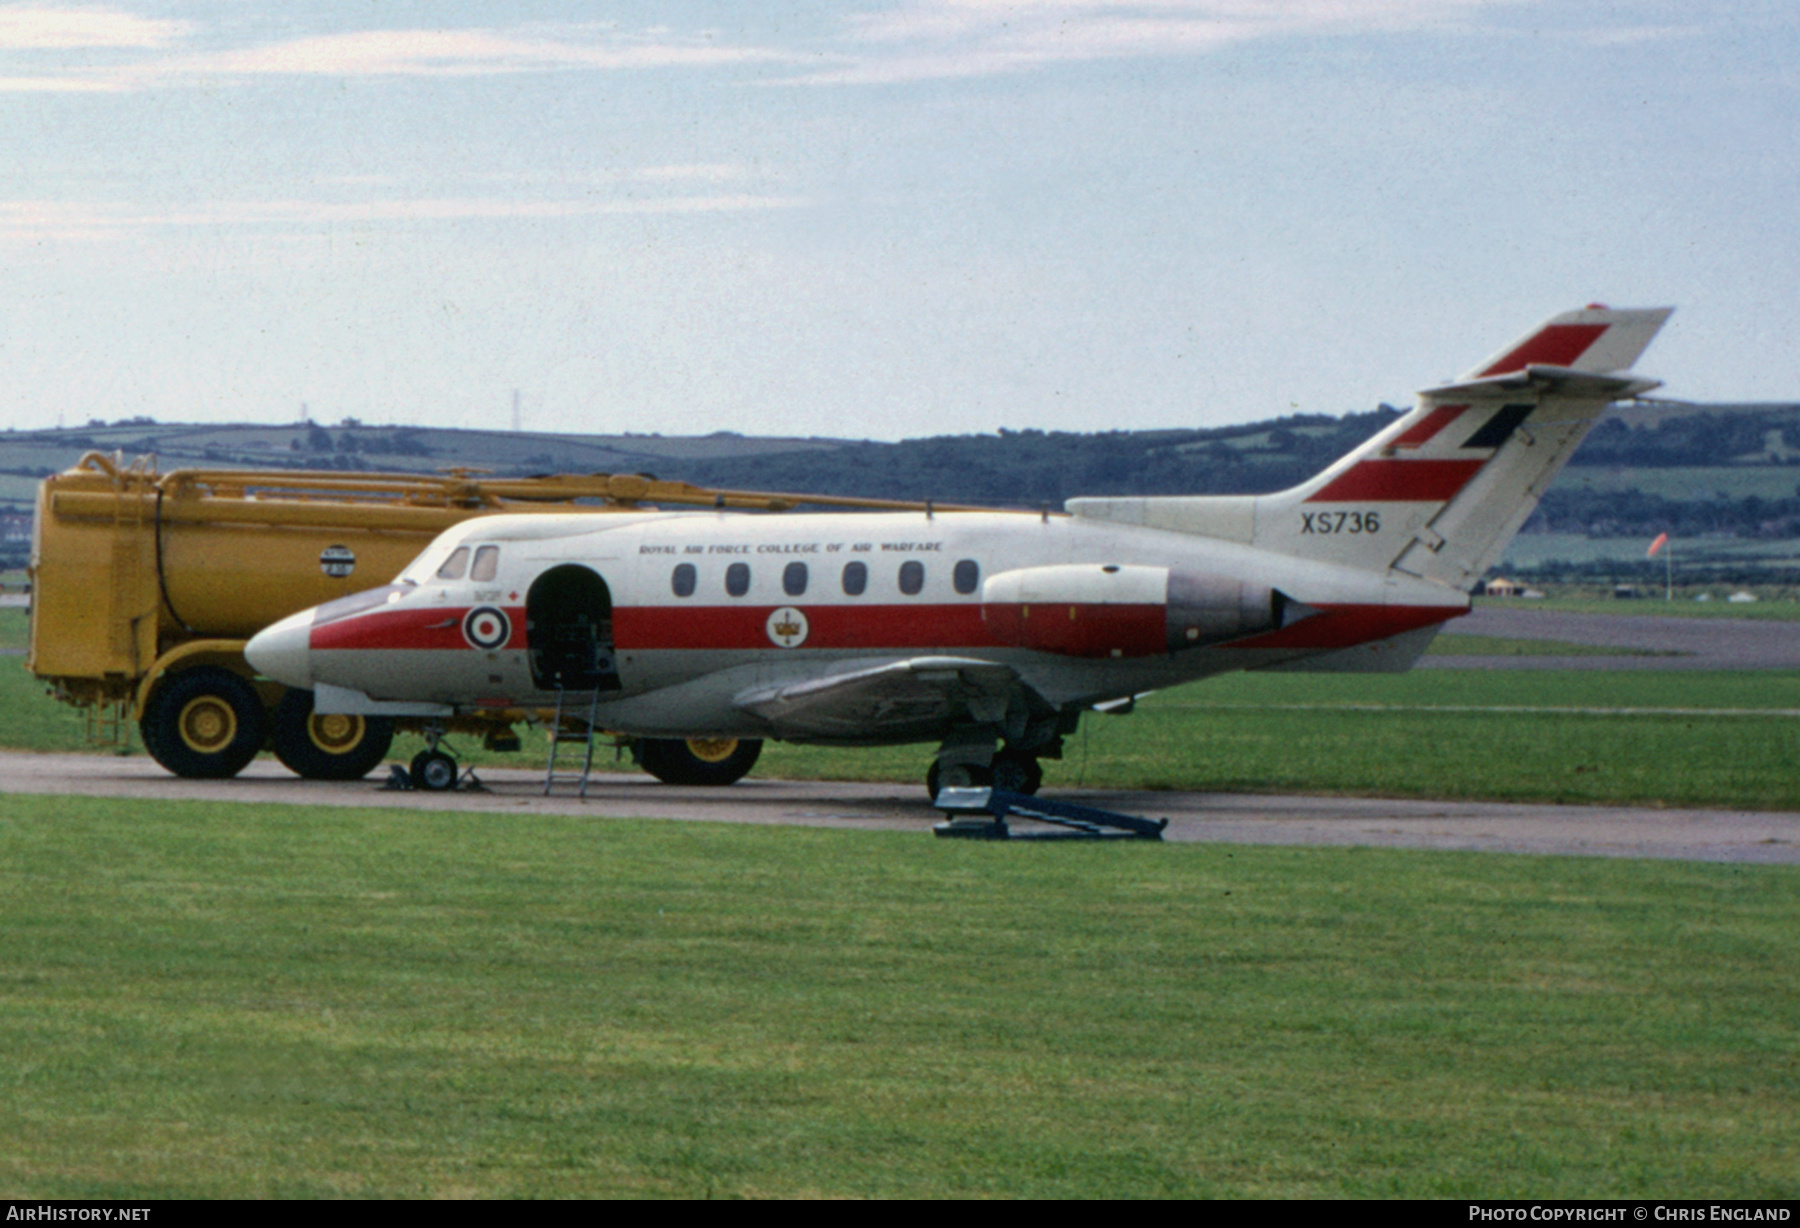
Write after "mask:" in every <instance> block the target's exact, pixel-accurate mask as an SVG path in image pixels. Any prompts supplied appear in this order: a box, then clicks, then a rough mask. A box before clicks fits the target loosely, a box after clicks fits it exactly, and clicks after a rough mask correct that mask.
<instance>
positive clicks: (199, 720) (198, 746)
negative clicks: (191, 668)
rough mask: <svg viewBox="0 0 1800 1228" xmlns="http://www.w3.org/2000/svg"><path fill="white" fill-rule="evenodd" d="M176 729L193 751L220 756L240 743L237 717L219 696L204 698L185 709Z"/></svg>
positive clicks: (198, 699) (206, 696)
mask: <svg viewBox="0 0 1800 1228" xmlns="http://www.w3.org/2000/svg"><path fill="white" fill-rule="evenodd" d="M176 728H177V729H178V730H179V731H180V733H181V741H182V743H183V745H185V746H186V747H187V748H188V749H189V750H191V751H195V752H197V753H199V754H202V755H216V754H218V753H219V752H220V751H222V750H224V749H225V748H226V747H228V746H230V745H231V744H232V742H233V741H235V740H236V739H237V732H238V719H237V713H236V712H235V711H233V710H232V707H231V705H230V704H228V703H226V702H225V701H224V700H223V699H220V698H219V697H218V696H217V695H201V696H199V697H198V698H195V699H190V700H188V702H187V705H186V706H185V707H183V708H182V709H181V716H180V717H179V719H178V720H177V722H176Z"/></svg>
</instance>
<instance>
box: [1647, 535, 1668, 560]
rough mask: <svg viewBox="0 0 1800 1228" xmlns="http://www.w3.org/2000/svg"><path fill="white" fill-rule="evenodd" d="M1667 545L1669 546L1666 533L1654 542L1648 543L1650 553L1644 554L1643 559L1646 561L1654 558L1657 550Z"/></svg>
mask: <svg viewBox="0 0 1800 1228" xmlns="http://www.w3.org/2000/svg"><path fill="white" fill-rule="evenodd" d="M1668 544H1669V535H1668V534H1667V533H1664V534H1662V535H1661V536H1659V537H1658V538H1657V539H1656V540H1655V541H1653V542H1651V543H1650V553H1649V554H1646V555H1645V556H1644V557H1645V558H1647V559H1653V558H1655V557H1656V552H1657V551H1658V550H1661V549H1662V548H1663V547H1664V546H1666V545H1668Z"/></svg>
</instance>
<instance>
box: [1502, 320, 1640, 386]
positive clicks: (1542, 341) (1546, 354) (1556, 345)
mask: <svg viewBox="0 0 1800 1228" xmlns="http://www.w3.org/2000/svg"><path fill="white" fill-rule="evenodd" d="M1610 327H1611V325H1607V324H1551V325H1549V326H1548V327H1546V328H1540V329H1539V330H1538V331H1537V332H1536V333H1534V334H1533V335H1532V336H1531V337H1530V338H1528V339H1527V340H1526V341H1525V343H1524V344H1523V345H1521V346H1519V347H1518V348H1516V349H1514V350H1513V351H1512V352H1511V353H1509V354H1507V355H1506V356H1505V357H1504V358H1501V359H1498V360H1497V361H1495V362H1492V363H1490V364H1488V366H1487V368H1486V369H1485V370H1483V371H1482V372H1481V374H1483V375H1503V374H1505V373H1506V372H1508V371H1518V370H1520V369H1522V368H1524V367H1527V366H1529V365H1531V364H1532V363H1534V362H1536V363H1542V364H1544V365H1545V366H1547V367H1567V366H1570V365H1572V364H1573V363H1574V361H1575V360H1576V359H1577V358H1580V357H1581V356H1582V355H1583V354H1585V353H1587V350H1588V347H1589V346H1590V345H1592V344H1594V342H1595V341H1598V340H1599V339H1600V334H1601V333H1603V332H1605V331H1606V330H1607V329H1608V328H1610Z"/></svg>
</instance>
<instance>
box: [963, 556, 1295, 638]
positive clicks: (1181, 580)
mask: <svg viewBox="0 0 1800 1228" xmlns="http://www.w3.org/2000/svg"><path fill="white" fill-rule="evenodd" d="M1286 604H1287V598H1285V597H1284V596H1283V595H1282V594H1281V593H1279V592H1277V591H1276V590H1274V589H1272V588H1269V587H1268V586H1266V585H1258V584H1254V583H1247V582H1245V581H1242V580H1238V579H1234V578H1232V577H1230V576H1211V575H1202V574H1200V573H1197V572H1191V571H1181V570H1177V569H1174V568H1169V567H1133V566H1124V565H1119V564H1112V563H1108V564H1105V565H1101V564H1097V563H1074V564H1067V565H1064V566H1060V567H1026V568H1021V569H1019V570H1017V571H1003V572H1000V573H998V574H997V575H993V576H990V577H989V578H988V580H987V583H986V584H984V585H983V586H982V591H981V617H982V620H983V621H984V622H986V624H987V628H988V631H989V633H990V634H992V635H993V636H994V638H995V639H997V640H999V641H1000V642H1001V643H1003V644H1011V645H1017V646H1018V647H1021V648H1033V649H1036V650H1038V651H1039V652H1055V653H1061V654H1063V655H1065V656H1071V657H1147V656H1153V655H1155V654H1157V653H1166V652H1179V651H1180V650H1182V649H1185V648H1198V647H1202V646H1203V645H1206V644H1218V643H1222V642H1224V641H1226V640H1235V639H1239V638H1241V637H1243V636H1246V635H1255V634H1257V633H1258V632H1261V631H1272V630H1274V629H1275V628H1276V627H1278V626H1280V625H1281V615H1282V609H1283V607H1284V606H1285V605H1286Z"/></svg>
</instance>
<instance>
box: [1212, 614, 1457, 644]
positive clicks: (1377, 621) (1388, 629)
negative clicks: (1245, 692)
mask: <svg viewBox="0 0 1800 1228" xmlns="http://www.w3.org/2000/svg"><path fill="white" fill-rule="evenodd" d="M1319 608H1320V609H1321V610H1323V611H1324V613H1322V614H1316V615H1314V616H1313V617H1311V618H1303V619H1301V620H1300V621H1299V622H1297V623H1295V624H1294V625H1293V626H1291V627H1283V628H1282V629H1281V630H1279V631H1271V632H1269V634H1267V635H1259V636H1257V637H1256V638H1254V639H1248V640H1234V641H1232V642H1231V643H1229V644H1226V645H1225V647H1227V648H1353V647H1355V646H1356V645H1358V644H1368V643H1372V642H1373V641H1375V640H1385V639H1387V638H1388V637H1389V636H1392V635H1399V634H1400V633H1401V632H1402V631H1415V630H1417V629H1418V628H1420V627H1429V626H1431V625H1432V624H1433V623H1441V622H1447V621H1449V620H1450V619H1452V618H1461V617H1462V616H1463V615H1464V614H1467V613H1468V612H1469V611H1468V610H1467V609H1466V608H1464V607H1462V606H1443V605H1328V606H1320V607H1319Z"/></svg>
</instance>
